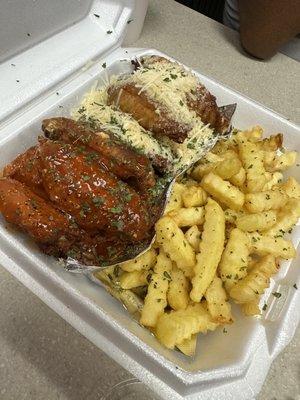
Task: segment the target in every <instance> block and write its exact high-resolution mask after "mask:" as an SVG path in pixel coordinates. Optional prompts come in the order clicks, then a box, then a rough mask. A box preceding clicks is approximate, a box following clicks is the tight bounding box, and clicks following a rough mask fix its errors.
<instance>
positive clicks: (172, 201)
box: [165, 182, 185, 214]
mask: <svg viewBox="0 0 300 400" xmlns="http://www.w3.org/2000/svg"><path fill="white" fill-rule="evenodd" d="M184 191H185V186H184V185H183V184H182V183H179V182H175V183H174V184H173V187H172V191H171V195H170V198H169V200H168V204H167V207H166V209H165V214H168V213H169V212H170V211H173V210H178V209H179V208H181V207H182V206H183V201H182V193H183V192H184Z"/></svg>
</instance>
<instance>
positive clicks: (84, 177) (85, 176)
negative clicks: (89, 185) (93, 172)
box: [82, 175, 91, 182]
mask: <svg viewBox="0 0 300 400" xmlns="http://www.w3.org/2000/svg"><path fill="white" fill-rule="evenodd" d="M82 179H83V180H84V182H87V181H89V180H90V179H91V177H90V176H89V175H82Z"/></svg>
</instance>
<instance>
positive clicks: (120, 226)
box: [111, 221, 124, 230]
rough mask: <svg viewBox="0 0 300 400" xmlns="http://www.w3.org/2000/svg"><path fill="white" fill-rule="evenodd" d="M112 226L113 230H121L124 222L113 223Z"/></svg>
mask: <svg viewBox="0 0 300 400" xmlns="http://www.w3.org/2000/svg"><path fill="white" fill-rule="evenodd" d="M111 225H112V226H114V227H115V228H117V229H118V230H121V229H123V228H124V222H123V221H113V222H112V223H111Z"/></svg>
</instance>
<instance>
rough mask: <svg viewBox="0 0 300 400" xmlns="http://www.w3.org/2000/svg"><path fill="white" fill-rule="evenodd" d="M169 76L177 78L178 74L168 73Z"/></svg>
mask: <svg viewBox="0 0 300 400" xmlns="http://www.w3.org/2000/svg"><path fill="white" fill-rule="evenodd" d="M170 77H171V78H172V79H177V78H178V76H177V75H176V74H172V73H171V74H170Z"/></svg>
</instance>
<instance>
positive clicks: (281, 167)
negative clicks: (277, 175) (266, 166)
mask: <svg viewBox="0 0 300 400" xmlns="http://www.w3.org/2000/svg"><path fill="white" fill-rule="evenodd" d="M296 160H297V152H296V151H286V152H285V153H283V154H282V155H281V156H279V157H276V159H275V160H274V163H273V165H272V170H273V171H285V170H286V169H288V168H290V167H291V166H292V165H294V164H295V163H296Z"/></svg>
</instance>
